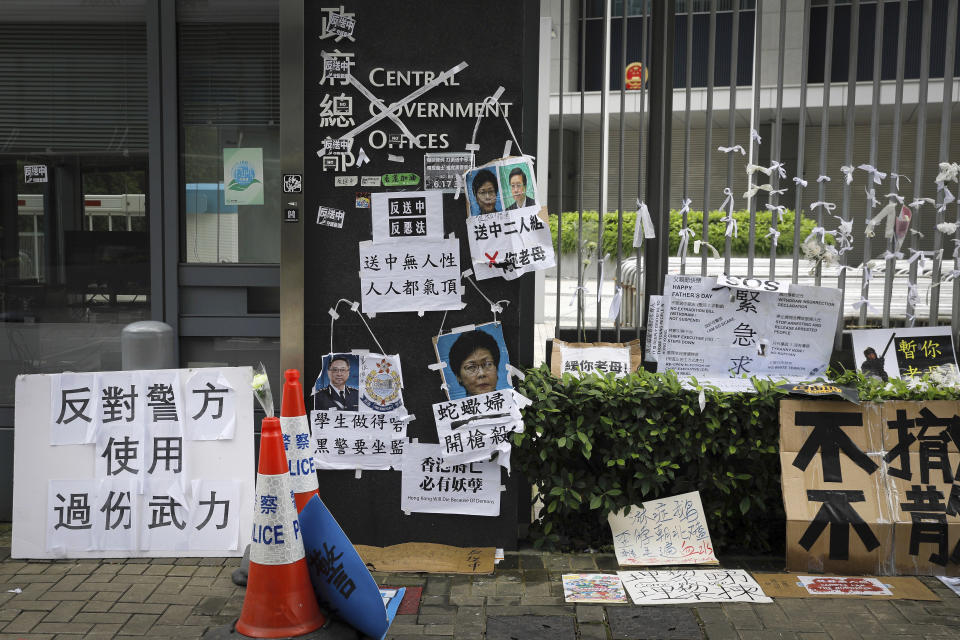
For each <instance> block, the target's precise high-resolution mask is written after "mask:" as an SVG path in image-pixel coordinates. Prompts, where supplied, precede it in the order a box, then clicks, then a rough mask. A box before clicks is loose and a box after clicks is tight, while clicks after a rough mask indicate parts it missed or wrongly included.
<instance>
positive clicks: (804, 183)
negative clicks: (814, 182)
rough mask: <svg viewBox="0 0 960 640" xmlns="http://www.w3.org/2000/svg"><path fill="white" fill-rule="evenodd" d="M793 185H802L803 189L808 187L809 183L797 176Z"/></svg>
mask: <svg viewBox="0 0 960 640" xmlns="http://www.w3.org/2000/svg"><path fill="white" fill-rule="evenodd" d="M793 183H794V184H798V185H800V186H801V187H806V186H807V181H806V180H804V179H803V178H798V177H797V176H794V177H793Z"/></svg>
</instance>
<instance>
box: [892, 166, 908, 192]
mask: <svg viewBox="0 0 960 640" xmlns="http://www.w3.org/2000/svg"><path fill="white" fill-rule="evenodd" d="M900 178H903V179H904V180H906V181H907V182H910V178H908V177H907V176H905V175H903V174H902V173H896V172H894V171H891V172H890V179H891V180H893V181H894V184H895V185H897V186H896V187H895V188H896V190H897V191H900Z"/></svg>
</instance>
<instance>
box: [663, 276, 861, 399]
mask: <svg viewBox="0 0 960 640" xmlns="http://www.w3.org/2000/svg"><path fill="white" fill-rule="evenodd" d="M760 282H761V283H762V281H760ZM771 282H772V281H771ZM775 288H782V287H775ZM841 306H842V293H841V291H840V290H839V289H834V288H828V287H805V286H798V285H790V287H789V291H787V292H784V291H782V290H773V291H770V290H766V288H764V287H763V286H760V287H759V288H742V287H740V286H738V287H734V286H718V284H717V278H714V277H706V276H682V275H675V274H672V275H667V276H666V279H665V285H664V319H663V340H662V346H661V349H660V353H659V359H658V367H657V370H658V371H661V372H663V371H667V370H673V371H675V372H676V373H677V374H678V375H679V376H681V377H685V376H696V377H697V378H698V379H700V380H701V381H712V380H713V379H722V378H740V377H742V376H747V377H749V376H772V377H775V378H786V379H787V380H788V381H802V380H809V379H812V378H815V377H817V376H819V375H823V374H824V373H825V372H826V370H827V367H828V365H829V362H830V355H831V353H832V350H833V342H832V341H831V340H823V339H822V336H823V335H832V334H833V332H834V331H835V329H836V326H837V320H838V317H839V313H840V311H841ZM751 388H752V387H751Z"/></svg>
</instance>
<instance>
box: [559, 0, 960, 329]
mask: <svg viewBox="0 0 960 640" xmlns="http://www.w3.org/2000/svg"><path fill="white" fill-rule="evenodd" d="M553 5H555V6H554V7H553V9H554V14H556V10H557V9H559V15H560V16H561V18H562V19H561V20H560V21H559V25H558V27H559V28H558V29H556V31H557V33H556V35H557V37H556V38H555V41H554V46H555V47H556V46H559V56H558V57H559V79H558V81H557V82H555V84H554V90H555V92H554V95H553V96H552V102H551V104H552V108H551V111H552V114H551V115H552V128H553V129H554V132H555V134H556V135H555V136H554V138H555V140H556V141H557V142H556V145H557V147H559V148H555V149H554V151H555V152H552V153H551V157H552V158H553V159H552V161H551V162H552V163H553V166H552V167H551V169H552V171H551V174H553V175H554V176H556V178H557V179H556V180H552V181H551V185H552V189H551V206H550V209H551V212H553V215H555V216H556V219H555V222H556V223H557V224H556V228H557V238H556V242H557V254H558V264H557V268H556V272H555V274H553V276H554V277H555V283H553V284H554V286H555V295H556V300H555V305H553V306H554V307H555V308H554V312H555V318H554V320H555V327H554V330H555V332H556V333H557V334H558V335H559V333H560V331H561V329H562V328H567V327H572V326H573V325H574V324H575V326H576V329H577V332H578V335H580V336H581V337H583V338H586V337H587V336H588V335H590V334H593V332H594V331H595V332H596V333H595V335H596V336H597V338H598V339H599V338H600V336H601V329H604V328H607V329H610V330H612V331H613V335H614V336H615V338H616V339H618V340H620V339H623V338H632V337H634V336H639V334H640V328H641V324H642V318H643V311H644V309H645V305H646V298H647V297H648V296H649V295H651V294H655V293H659V291H658V290H657V284H656V282H653V283H651V282H649V281H647V282H646V283H645V274H646V273H647V272H649V271H650V269H651V267H653V266H657V271H658V273H665V272H674V273H700V274H705V275H716V274H719V273H728V274H731V275H758V276H764V277H769V278H771V279H777V280H784V279H789V280H790V281H792V282H794V283H810V284H816V285H823V286H831V287H838V288H840V289H841V290H843V291H844V296H845V298H844V299H845V303H844V314H843V315H844V318H843V320H842V322H841V325H840V326H838V333H837V337H838V339H839V336H840V332H841V330H842V329H843V328H844V327H845V326H846V327H851V326H869V325H882V326H885V327H886V326H891V325H897V324H900V323H903V324H906V325H908V326H911V325H913V324H938V323H940V324H942V323H948V322H950V323H952V324H953V325H954V326H960V322H958V320H960V277H958V276H960V258H958V256H960V201H958V200H956V198H955V197H954V193H956V192H957V188H958V184H957V182H956V180H957V177H958V166H957V165H954V164H952V163H951V158H953V157H955V156H956V155H957V152H958V151H960V130H958V131H957V132H956V133H954V132H953V130H952V123H953V111H954V109H955V104H954V99H953V97H954V93H955V92H956V91H957V90H958V89H960V86H957V85H958V83H957V80H956V78H954V72H955V70H956V68H957V66H958V61H957V54H958V51H957V46H956V42H957V33H958V28H960V27H958V0H893V1H890V2H887V1H883V0H881V1H879V2H878V1H867V0H846V1H843V0H726V1H724V0H714V1H709V0H704V1H700V0H696V1H689V0H688V1H679V2H664V3H661V2H651V1H650V0H639V1H636V0H635V1H629V2H628V1H625V0H618V1H616V2H614V1H613V0H603V1H602V2H590V3H588V2H586V1H585V0H580V1H579V2H577V1H576V0H570V1H568V0H556V2H554V3H553ZM658 33H659V34H667V39H666V42H667V43H668V46H666V47H664V48H663V49H662V50H661V49H656V48H652V47H651V42H652V40H653V39H654V36H655V34H658ZM597 51H599V53H600V55H599V58H598V56H597V55H596V53H597ZM598 59H599V63H598ZM636 62H639V63H640V65H641V70H642V71H641V74H640V78H641V82H640V84H639V88H637V89H636V90H633V89H631V88H629V87H628V86H627V81H626V76H625V72H626V69H627V68H628V66H630V65H631V64H633V66H634V67H635V64H636ZM648 63H650V66H652V67H654V68H657V69H667V72H666V73H663V74H661V75H660V77H658V76H657V75H656V74H651V73H650V71H649V68H648ZM658 63H663V64H661V65H660V66H658ZM568 65H569V66H568ZM571 67H572V69H571ZM669 69H673V73H672V74H671V73H670V72H669ZM598 73H599V74H600V78H599V79H600V82H599V83H597V79H596V77H594V76H596V74H598ZM644 74H646V75H644ZM595 86H596V87H598V88H599V91H595V90H588V89H590V88H592V87H595ZM664 91H665V92H668V94H671V95H672V101H671V100H667V103H668V105H672V114H668V118H667V119H666V122H668V123H670V122H672V141H673V144H671V137H670V135H667V136H666V144H663V142H664V141H663V140H662V139H661V138H660V137H659V135H660V134H661V133H663V132H662V131H660V130H657V129H654V128H653V127H654V124H653V123H652V120H653V117H654V114H653V109H654V107H655V106H656V100H655V96H656V95H658V93H657V92H660V93H662V92H664ZM668 108H669V107H668ZM569 132H573V134H572V135H571V136H568V135H565V134H567V133H569ZM651 136H658V137H657V138H656V139H657V146H656V148H653V147H651V146H650V140H651ZM565 138H567V143H566V144H571V143H572V144H575V145H576V147H577V149H576V154H575V157H574V158H573V159H572V160H571V156H573V155H574V154H569V153H568V154H566V155H565V153H564V148H563V146H564V144H565V143H564V139H565ZM573 138H575V141H573V142H571V139H573ZM933 140H937V143H936V144H933ZM664 171H666V175H667V176H668V177H669V181H668V183H669V192H668V195H669V197H668V201H667V202H666V203H661V204H660V206H658V207H657V208H656V209H655V208H652V207H651V208H650V214H651V218H652V220H653V221H654V227H656V228H657V229H658V230H659V231H660V232H662V233H667V234H668V235H669V236H670V237H669V238H666V239H663V238H661V239H660V240H659V241H658V242H657V243H652V242H651V241H650V240H647V241H646V242H644V243H643V245H642V246H641V247H640V248H635V247H634V236H635V231H634V227H633V224H634V223H633V219H634V217H633V216H634V213H633V212H634V211H635V210H637V209H638V208H641V209H642V207H638V204H639V203H643V202H647V204H650V201H649V200H648V199H647V198H645V191H646V190H647V189H648V185H649V186H650V187H651V188H652V187H653V185H652V183H650V182H649V181H650V177H651V176H652V175H656V176H658V177H659V178H661V179H662V178H663V176H664ZM571 173H572V174H573V175H575V176H576V178H575V180H572V181H566V180H565V179H564V176H566V175H570V174H571ZM565 182H567V189H568V190H572V191H573V193H570V192H569V191H568V192H567V193H564V190H565V189H564V183H565ZM698 200H699V201H698ZM574 203H575V206H569V207H565V206H564V205H565V204H569V205H574ZM611 205H613V206H611ZM791 206H792V209H793V215H791V212H790V207H791ZM565 209H567V211H566V213H563V211H564V210H565ZM594 210H595V211H596V214H594V213H593V212H594ZM669 210H672V211H673V215H672V220H673V222H672V224H671V223H670V222H668V221H667V219H666V218H665V216H669V215H670V211H669ZM699 211H703V212H705V213H706V212H711V211H713V212H719V213H714V214H713V215H712V216H708V215H706V214H705V215H703V217H702V219H701V218H700V214H699V213H697V212H699ZM625 212H626V213H625ZM741 212H742V213H741ZM594 215H595V216H596V218H594ZM888 219H889V224H888ZM574 221H575V226H572V224H571V223H573V222H574ZM908 221H909V228H908V229H906V230H905V231H904V227H906V224H907V222H908ZM565 222H566V223H567V224H566V225H565V224H564V223H565ZM871 222H872V223H873V225H872V226H871V224H870V223H871ZM565 226H566V229H565V228H564V227H565ZM888 228H889V229H892V230H893V231H894V233H893V234H892V237H887V235H886V230H887V229H888ZM868 229H872V230H873V232H874V234H873V235H872V236H871V235H868V233H867V231H868ZM901 232H905V235H902V238H903V240H902V244H900V243H899V242H898V235H901ZM570 234H575V241H574V242H573V243H571V240H572V238H571V237H570ZM565 235H566V236H567V237H566V238H565ZM639 235H640V236H642V235H643V234H642V233H640V234H639ZM667 240H669V242H667ZM571 244H573V246H574V251H568V252H567V256H566V259H564V248H565V247H567V248H569V246H570V245H571ZM605 247H606V248H605ZM658 247H659V248H658ZM664 248H666V250H663V249H664ZM697 251H699V255H698V254H697ZM651 252H652V254H651ZM714 252H715V253H714ZM654 255H655V257H656V265H654V262H653V259H654ZM605 257H606V260H605V259H604V258H605ZM646 259H650V260H651V262H650V264H646V262H645V260H646ZM662 284H663V283H662V278H661V279H660V281H659V287H662ZM594 296H596V300H595V301H594V300H593V297H594ZM615 300H620V301H621V305H620V312H619V314H613V313H611V311H612V310H615V309H611V306H613V307H615V306H616V303H615ZM594 302H596V304H595V305H594ZM570 309H575V314H574V315H575V323H574V317H573V316H572V315H571V312H570Z"/></svg>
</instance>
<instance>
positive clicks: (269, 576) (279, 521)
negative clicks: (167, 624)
mask: <svg viewBox="0 0 960 640" xmlns="http://www.w3.org/2000/svg"><path fill="white" fill-rule="evenodd" d="M289 478H290V472H289V468H288V467H287V458H286V456H285V455H284V453H283V438H282V435H281V431H280V420H278V419H277V418H272V417H271V418H264V419H263V426H262V428H261V432H260V464H259V468H258V470H257V495H256V502H254V517H253V536H252V539H251V543H250V575H249V578H248V581H247V593H246V596H245V597H244V599H243V610H242V611H241V612H240V619H239V620H238V621H237V626H236V630H237V631H238V632H239V633H242V634H243V635H245V636H251V637H253V638H284V637H287V636H299V635H303V634H306V633H310V632H311V631H316V630H317V629H319V628H320V627H322V626H323V625H324V624H325V623H326V618H324V616H323V614H322V613H321V612H320V607H319V606H318V605H317V597H316V595H315V594H314V592H313V586H312V585H311V584H310V574H309V573H308V571H307V562H306V560H305V558H304V551H303V538H302V537H301V536H300V521H299V519H298V517H297V510H296V505H295V503H294V500H293V492H292V491H291V490H290V479H289Z"/></svg>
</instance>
